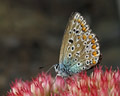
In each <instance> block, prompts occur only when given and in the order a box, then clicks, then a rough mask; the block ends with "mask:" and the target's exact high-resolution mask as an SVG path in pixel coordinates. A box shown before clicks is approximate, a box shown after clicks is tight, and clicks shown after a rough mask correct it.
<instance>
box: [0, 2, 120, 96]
mask: <svg viewBox="0 0 120 96" xmlns="http://www.w3.org/2000/svg"><path fill="white" fill-rule="evenodd" d="M76 11H77V12H80V13H81V14H82V15H83V16H84V18H85V19H86V20H87V23H88V24H89V25H90V27H91V29H92V30H93V32H94V33H95V34H97V36H98V37H99V40H100V45H101V52H102V54H103V59H102V61H101V65H103V66H108V67H110V66H113V69H116V68H117V67H120V63H119V59H120V0H0V95H5V94H6V93H7V91H9V90H10V84H11V82H12V81H14V80H15V79H16V78H18V79H20V78H22V80H31V78H32V77H36V76H37V74H38V73H40V72H42V71H47V70H48V69H49V67H50V66H52V65H53V64H56V63H58V60H59V51H60V46H61V42H62V37H63V34H64V30H65V27H66V24H67V22H68V19H69V17H70V15H71V13H72V12H76ZM41 66H44V68H43V69H39V67H41ZM52 74H53V75H54V74H55V72H54V71H52Z"/></svg>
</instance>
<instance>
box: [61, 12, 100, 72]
mask: <svg viewBox="0 0 120 96" xmlns="http://www.w3.org/2000/svg"><path fill="white" fill-rule="evenodd" d="M99 56H100V47H99V43H98V38H97V37H96V35H95V34H94V33H92V32H91V29H90V28H89V25H87V24H86V21H85V20H84V19H83V17H82V16H81V15H80V14H79V13H77V12H76V13H74V14H73V15H72V16H71V17H70V19H69V22H68V25H67V28H66V30H65V33H64V37H63V41H62V46H61V51H60V58H59V64H64V65H65V66H67V69H68V70H69V71H70V72H71V73H72V74H74V73H78V72H80V71H82V70H86V69H89V68H90V67H92V66H94V65H96V64H97V63H98V61H99Z"/></svg>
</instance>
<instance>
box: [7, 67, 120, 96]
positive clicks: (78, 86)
mask: <svg viewBox="0 0 120 96" xmlns="http://www.w3.org/2000/svg"><path fill="white" fill-rule="evenodd" d="M7 96H120V71H119V69H118V70H117V71H116V70H115V71H112V68H111V69H110V70H108V69H106V70H105V72H104V71H103V70H102V67H99V68H97V67H96V68H95V70H94V72H93V73H92V74H91V75H90V76H87V73H86V72H85V73H79V74H75V75H74V76H72V77H69V78H67V79H63V78H62V77H57V78H56V80H55V79H54V78H52V77H51V75H47V74H45V73H42V74H39V75H38V77H36V78H34V79H33V80H32V81H31V82H28V81H26V82H24V81H22V80H16V81H15V83H13V84H12V86H11V90H10V91H9V92H8V94H7Z"/></svg>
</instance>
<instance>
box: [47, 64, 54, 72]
mask: <svg viewBox="0 0 120 96" xmlns="http://www.w3.org/2000/svg"><path fill="white" fill-rule="evenodd" d="M53 67H54V65H52V66H51V67H50V68H49V69H48V70H47V72H46V73H48V72H49V71H50V70H51V69H52V68H53Z"/></svg>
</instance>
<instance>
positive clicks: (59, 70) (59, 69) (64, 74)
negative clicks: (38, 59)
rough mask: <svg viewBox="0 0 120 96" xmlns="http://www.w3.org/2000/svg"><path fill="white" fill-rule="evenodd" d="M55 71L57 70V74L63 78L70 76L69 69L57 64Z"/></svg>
mask: <svg viewBox="0 0 120 96" xmlns="http://www.w3.org/2000/svg"><path fill="white" fill-rule="evenodd" d="M54 69H55V72H56V73H57V76H61V77H68V76H69V75H68V72H67V68H66V66H65V65H63V64H55V65H54Z"/></svg>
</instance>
